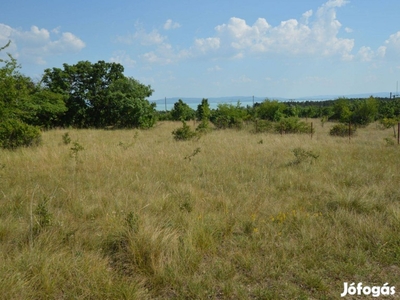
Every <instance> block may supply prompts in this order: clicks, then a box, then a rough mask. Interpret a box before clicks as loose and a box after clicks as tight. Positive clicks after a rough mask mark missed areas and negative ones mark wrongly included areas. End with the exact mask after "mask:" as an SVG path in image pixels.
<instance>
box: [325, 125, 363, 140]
mask: <svg viewBox="0 0 400 300" xmlns="http://www.w3.org/2000/svg"><path fill="white" fill-rule="evenodd" d="M355 133H356V128H355V126H350V129H349V125H346V124H336V125H334V126H333V127H332V128H331V130H330V131H329V134H330V135H333V136H341V137H346V136H349V135H350V136H353V135H355Z"/></svg>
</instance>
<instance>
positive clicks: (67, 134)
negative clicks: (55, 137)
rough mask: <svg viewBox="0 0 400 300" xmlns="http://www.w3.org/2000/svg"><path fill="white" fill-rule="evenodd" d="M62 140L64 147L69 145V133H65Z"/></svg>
mask: <svg viewBox="0 0 400 300" xmlns="http://www.w3.org/2000/svg"><path fill="white" fill-rule="evenodd" d="M62 140H63V143H64V145H69V144H70V143H71V137H70V136H69V133H68V132H66V133H64V134H63V135H62Z"/></svg>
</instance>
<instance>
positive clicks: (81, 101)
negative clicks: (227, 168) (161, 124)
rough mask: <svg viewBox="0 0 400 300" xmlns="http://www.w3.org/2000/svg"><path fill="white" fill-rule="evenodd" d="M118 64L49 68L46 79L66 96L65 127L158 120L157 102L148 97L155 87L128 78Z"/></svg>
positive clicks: (140, 124) (84, 63)
mask: <svg viewBox="0 0 400 300" xmlns="http://www.w3.org/2000/svg"><path fill="white" fill-rule="evenodd" d="M123 71H124V68H123V66H122V65H120V64H118V63H106V62H104V61H98V62H97V63H93V64H92V63H90V62H88V61H80V62H78V63H77V64H75V65H68V64H64V65H63V69H60V68H53V69H46V70H45V71H44V76H43V79H42V82H43V84H44V86H45V87H46V88H48V89H49V90H50V91H52V92H54V93H58V94H62V95H64V96H65V99H66V100H65V104H66V107H67V111H66V113H65V114H64V116H63V125H64V126H75V127H97V128H99V127H105V126H115V125H117V126H121V127H143V128H149V127H152V126H153V125H154V122H155V105H152V104H150V103H149V102H148V100H146V99H145V98H146V97H149V96H151V94H152V92H153V90H152V89H151V87H150V86H145V85H143V84H141V83H139V82H138V81H137V80H135V79H133V78H129V77H125V76H124V74H123Z"/></svg>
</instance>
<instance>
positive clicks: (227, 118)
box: [211, 102, 247, 129]
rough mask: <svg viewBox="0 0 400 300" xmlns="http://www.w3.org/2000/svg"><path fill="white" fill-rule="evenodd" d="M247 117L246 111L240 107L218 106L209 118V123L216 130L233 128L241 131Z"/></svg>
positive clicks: (223, 104) (225, 104) (226, 104)
mask: <svg viewBox="0 0 400 300" xmlns="http://www.w3.org/2000/svg"><path fill="white" fill-rule="evenodd" d="M246 117H247V111H246V110H245V109H243V108H242V107H241V106H240V102H238V103H237V105H236V106H235V105H232V104H228V103H222V104H218V108H217V110H215V111H214V113H213V114H212V116H211V122H212V123H213V124H214V125H215V127H216V128H217V129H227V128H235V129H242V128H243V122H244V120H245V119H246Z"/></svg>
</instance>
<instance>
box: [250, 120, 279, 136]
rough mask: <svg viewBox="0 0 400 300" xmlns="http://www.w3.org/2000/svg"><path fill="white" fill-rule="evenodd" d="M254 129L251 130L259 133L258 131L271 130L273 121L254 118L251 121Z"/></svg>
mask: <svg viewBox="0 0 400 300" xmlns="http://www.w3.org/2000/svg"><path fill="white" fill-rule="evenodd" d="M253 125H254V129H253V130H252V132H254V133H260V132H270V131H273V128H274V123H273V122H271V121H268V120H260V119H256V120H254V122H253Z"/></svg>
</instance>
